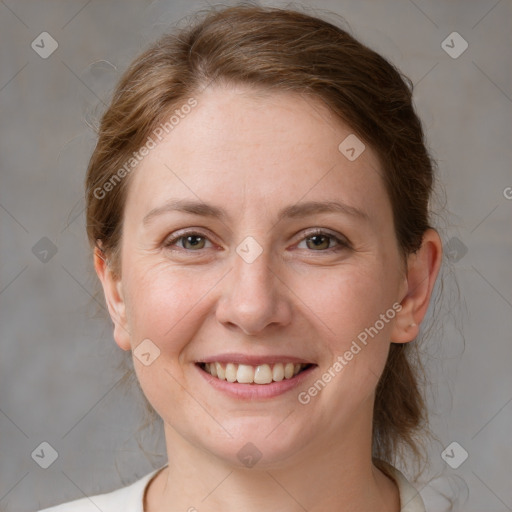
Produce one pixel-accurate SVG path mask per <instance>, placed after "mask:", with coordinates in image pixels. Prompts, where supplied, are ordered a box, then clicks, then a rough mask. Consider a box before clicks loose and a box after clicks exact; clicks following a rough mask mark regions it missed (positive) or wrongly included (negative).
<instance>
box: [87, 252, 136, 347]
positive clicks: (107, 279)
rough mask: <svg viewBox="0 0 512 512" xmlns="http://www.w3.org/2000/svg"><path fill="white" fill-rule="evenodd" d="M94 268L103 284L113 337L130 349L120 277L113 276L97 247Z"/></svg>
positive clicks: (120, 344) (121, 345)
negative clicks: (112, 327) (112, 326)
mask: <svg viewBox="0 0 512 512" xmlns="http://www.w3.org/2000/svg"><path fill="white" fill-rule="evenodd" d="M94 268H95V270H96V274H97V275H98V277H99V279H100V281H101V284H102V286H103V292H104V293H105V301H106V303H107V307H108V312H109V313H110V318H111V319H112V322H113V323H114V339H115V341H116V343H117V344H118V345H119V347H121V348H122V349H123V350H130V349H131V343H130V333H129V332H128V323H127V319H126V305H125V302H124V297H123V290H122V285H121V279H115V278H114V277H113V275H112V271H111V269H110V266H109V263H108V260H107V259H106V257H105V255H104V253H103V252H102V251H101V250H100V249H99V248H98V247H96V248H95V249H94Z"/></svg>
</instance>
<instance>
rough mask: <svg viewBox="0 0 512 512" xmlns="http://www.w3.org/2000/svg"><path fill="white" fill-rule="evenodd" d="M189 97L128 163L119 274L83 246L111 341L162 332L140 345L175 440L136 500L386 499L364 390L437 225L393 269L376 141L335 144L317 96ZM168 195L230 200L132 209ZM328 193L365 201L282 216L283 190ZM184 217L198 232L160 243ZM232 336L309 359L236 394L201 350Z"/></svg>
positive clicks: (277, 504) (371, 383) (429, 271)
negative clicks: (211, 371) (245, 244)
mask: <svg viewBox="0 0 512 512" xmlns="http://www.w3.org/2000/svg"><path fill="white" fill-rule="evenodd" d="M196 99H197V101H198V105H197V107H195V108H194V109H193V111H192V112H191V113H190V114H188V115H187V116H186V117H185V119H182V120H181V121H180V123H179V125H178V126H176V127H175V128H174V130H173V131H172V132H170V133H169V135H167V136H166V138H165V139H164V140H163V141H162V142H161V143H160V144H159V145H158V146H157V147H156V148H155V149H153V150H152V151H151V152H150V153H149V155H148V156H146V157H145V158H144V160H143V161H142V162H141V164H139V166H138V167H137V169H136V170H135V171H134V173H133V175H132V176H131V177H130V179H131V183H130V187H129V193H128V198H127V203H126V209H125V216H124V228H123V229H124V231H123V239H122V248H121V262H122V264H121V278H120V279H119V280H115V279H113V277H112V274H111V273H110V270H109V267H108V265H107V264H106V263H105V261H104V260H103V259H102V258H101V255H100V253H99V252H96V253H95V266H96V270H97V273H98V276H99V278H100V280H101V281H102V284H103V287H104V291H105V296H106V300H107V304H108V307H109V311H110V314H111V316H112V319H113V321H114V325H115V327H114V338H115V340H116V343H117V344H118V345H119V346H120V347H121V348H122V349H123V350H130V349H134V348H136V347H137V346H138V345H139V344H140V343H141V342H142V341H143V340H145V339H150V340H151V342H152V343H154V344H155V345H156V346H157V347H158V348H159V350H160V355H159V357H158V358H157V359H155V361H154V362H153V363H152V364H150V365H149V366H145V365H144V364H142V363H141V362H140V361H139V360H138V359H137V358H136V357H134V367H135V370H136V373H137V376H138V379H139V381H140V384H141V386H142V389H143V391H144V393H145V395H146V396H147V398H148V400H149V401H150V402H151V404H152V405H153V407H154V408H155V409H156V411H157V412H158V413H159V415H160V416H161V417H162V418H163V420H164V423H165V436H166V443H167V449H168V458H169V467H168V468H166V469H165V470H164V471H162V472H160V473H159V474H158V476H157V477H156V478H155V479H154V480H153V482H152V483H151V485H150V486H149V490H148V493H147V496H146V503H145V507H146V510H147V511H151V512H154V511H157V510H167V511H169V510H172V511H174V510H176V511H178V510H181V511H183V510H188V509H189V508H190V507H196V508H197V509H198V510H201V511H215V510H224V511H227V512H229V511H239V510H245V511H249V512H250V511H256V510H258V511H261V510H266V511H269V510H271V511H274V510H275V511H283V510H286V511H295V510H297V511H299V510H304V508H306V509H307V510H308V511H310V512H316V511H324V512H325V511H327V512H330V511H333V512H334V511H337V512H340V511H356V510H358V511H362V510H380V511H384V512H385V511H388V512H397V511H398V510H399V509H400V505H399V496H398V490H397V488H396V486H395V484H394V482H393V481H392V480H390V479H389V478H388V477H386V476H385V475H384V474H383V473H381V472H380V471H378V470H377V469H376V468H375V467H374V466H373V464H372V461H371V426H372V410H373V401H374V393H375V388H376V385H377V382H378V378H379V376H380V375H381V373H382V370H383V368H384V365H385V361H386V357H387V354H388V351H389V347H390V343H391V342H395V343H406V342H409V341H411V340H413V339H414V338H415V336H416V335H417V334H418V329H419V324H420V322H421V320H422V319H423V317H424V315H425V313H426V310H427V307H428V303H429V300H430V296H431V292H432V288H433V286H434V282H435V279H436V276H437V273H438V270H439V266H440V261H441V241H440V239H439V236H438V234H437V233H436V231H434V230H428V231H427V232H426V233H425V236H424V241H423V245H422V248H421V249H420V250H419V251H418V252H417V253H416V254H414V255H411V256H409V258H408V261H407V267H408V268H407V272H404V269H403V267H402V264H401V257H400V253H399V249H398V246H397V241H396V236H395V233H394V227H393V219H392V210H391V204H390V202H389V198H388V196H387V194H386V191H385V188H384V185H383V183H382V180H381V177H380V176H381V174H382V171H381V168H380V163H379V160H378V158H377V155H376V154H375V153H374V152H373V151H372V149H371V148H370V147H368V146H367V147H366V149H365V151H364V152H363V153H362V154H361V155H360V156H359V157H358V158H357V159H356V160H355V161H353V162H351V161H349V160H348V159H347V158H346V157H345V156H344V155H343V154H342V153H340V151H339V150H338V145H339V144H340V143H341V141H343V140H344V139H345V138H346V137H347V136H348V135H349V134H351V133H352V132H351V130H350V128H349V127H348V126H346V125H344V124H343V123H342V122H341V121H340V120H338V119H337V118H334V117H333V116H332V115H331V114H330V112H329V111H328V110H327V109H326V108H325V107H324V106H323V105H322V104H321V103H319V102H318V101H317V100H315V99H312V98H306V97H302V96H299V95H296V94H292V93H275V92H273V93H271V94H270V93H269V94H266V93H262V92H261V91H256V90H254V89H249V88H242V87H237V88H234V87H218V86H217V87H215V88H213V87H210V88H208V89H206V90H205V91H204V92H203V93H202V94H200V95H198V96H196ZM171 198H173V199H190V200H196V201H201V202H205V203H208V204H212V205H214V206H217V207H221V208H224V209H225V210H226V218H224V219H222V220H221V219H214V218H208V217H204V216H199V215H194V214H190V213H184V212H167V213H163V214H161V215H155V216H153V217H152V218H151V220H149V221H148V222H147V224H144V223H143V218H144V217H145V216H146V215H147V214H148V213H149V212H150V211H151V210H153V209H154V208H157V207H160V206H161V205H163V204H164V203H165V202H166V201H168V200H169V199H171ZM107 200H108V199H107ZM328 200H332V201H340V202H343V203H345V204H347V205H350V206H352V207H354V208H357V209H358V210H360V211H362V212H363V213H364V214H365V215H366V216H367V218H366V219H365V218H359V217H356V216H353V215H348V214H345V213H320V214H309V215H307V216H305V217H298V218H293V219H283V220H280V221H279V222H277V212H278V211H279V210H280V209H282V208H284V207H287V206H290V205H295V204H296V203H302V202H306V201H328ZM185 228H190V229H189V231H193V232H199V233H197V234H198V236H201V237H206V238H199V239H194V242H196V243H195V245H193V244H190V243H189V244H187V239H186V238H185V239H183V238H182V239H181V240H178V241H176V242H175V243H174V245H172V246H170V247H166V246H165V244H166V242H168V241H169V240H170V238H171V237H170V235H172V234H173V233H176V232H177V231H178V230H180V233H179V234H182V230H184V229H185ZM311 228H323V229H325V230H327V231H329V232H330V234H332V235H333V236H335V237H338V238H339V239H340V240H347V241H348V243H349V246H348V247H345V246H343V245H339V244H338V243H337V242H336V239H335V238H329V237H328V238H325V239H323V238H320V239H319V241H318V242H317V245H315V244H314V243H313V242H314V240H312V239H311V238H309V237H311V236H312V235H311V234H309V233H308V230H311ZM187 236H188V234H187ZM247 236H251V237H253V238H254V239H255V240H256V241H257V243H258V244H259V246H260V247H261V248H262V250H263V252H262V253H261V255H260V256H259V257H258V258H256V259H255V260H254V261H253V262H252V263H250V264H249V263H247V262H246V261H244V259H242V258H241V257H240V256H239V254H237V252H236V248H237V246H238V245H239V244H240V243H241V242H242V241H243V240H244V239H245V238H246V237H247ZM313 236H314V235H313ZM196 247H197V248H196ZM332 248H337V249H338V250H330V249H332ZM173 249H174V250H173ZM393 304H400V305H401V310H400V312H399V313H397V314H396V316H394V318H393V319H392V320H390V321H389V322H387V323H385V325H384V328H382V329H381V330H380V331H379V333H378V335H377V336H375V337H373V338H371V339H370V340H369V342H368V344H367V345H366V346H365V347H364V348H362V350H361V351H360V352H359V353H358V354H357V355H355V356H354V358H353V359H352V360H351V361H350V362H349V363H348V364H347V365H346V366H344V368H343V370H342V371H340V372H338V373H337V374H336V377H334V378H333V379H332V381H331V382H330V383H329V384H328V385H327V386H325V388H324V389H322V391H321V392H319V393H318V394H317V395H316V396H314V397H312V398H311V401H310V402H309V403H308V404H306V405H303V404H301V403H299V401H298V399H297V395H298V393H299V391H304V390H307V389H308V388H309V387H310V386H311V385H312V384H313V383H314V382H315V381H316V380H317V379H318V378H320V377H321V375H322V373H323V372H325V371H326V370H327V369H328V368H329V367H332V365H333V363H334V361H335V360H336V358H337V356H338V355H341V354H343V353H344V352H346V351H347V350H348V349H349V348H350V346H351V343H352V341H353V340H354V339H356V337H357V335H358V334H359V333H361V332H362V331H364V329H365V328H368V327H370V326H373V325H374V324H375V322H376V321H377V320H378V319H379V318H380V315H381V314H384V313H385V312H386V311H387V310H389V309H390V308H392V305H393ZM411 324H412V325H411ZM228 352H231V353H233V352H236V353H242V354H249V355H257V356H264V355H275V354H280V355H290V356H294V357H298V358H301V359H304V360H306V361H309V362H312V363H315V364H316V365H317V367H316V368H315V369H314V370H313V371H311V372H310V374H309V376H308V378H307V380H306V381H305V382H304V383H302V384H301V385H300V386H299V387H298V388H296V389H293V390H291V391H289V392H286V393H284V394H281V395H279V396H276V397H273V398H269V399H259V400H240V399H235V398H233V397H231V396H227V395H226V394H224V393H222V392H220V391H218V390H215V389H213V388H212V387H211V385H210V384H209V383H208V382H207V380H206V379H204V378H202V376H201V374H200V370H198V368H197V366H196V365H195V362H196V361H201V360H204V359H205V358H207V357H209V356H212V355H216V354H223V353H228ZM248 442H250V443H252V444H253V445H255V446H256V447H257V449H258V450H259V452H261V454H262V457H261V459H260V460H259V461H258V462H257V464H256V465H255V466H253V467H252V468H248V467H246V466H244V464H243V463H242V462H241V461H240V460H239V459H238V457H237V453H238V452H239V450H240V449H241V448H242V447H243V446H244V445H245V444H246V443H248ZM205 497H206V498H205ZM303 507H304V508H303Z"/></svg>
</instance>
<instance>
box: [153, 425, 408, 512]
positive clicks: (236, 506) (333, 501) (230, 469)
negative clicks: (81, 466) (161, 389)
mask: <svg viewBox="0 0 512 512" xmlns="http://www.w3.org/2000/svg"><path fill="white" fill-rule="evenodd" d="M366 424H367V422H366ZM351 427H352V428H353V429H354V431H353V432H351V433H347V432H346V431H345V432H344V433H343V436H340V435H338V436H337V437H336V438H333V437H332V436H331V435H330V434H332V433H326V436H325V437H324V436H322V437H321V438H320V439H319V440H318V441H317V442H315V443H311V444H310V445H309V446H305V447H301V449H300V450H298V451H297V452H296V453H295V454H294V455H293V456H290V457H288V458H287V459H286V460H280V461H273V462H272V463H267V464H265V465H262V464H261V465H260V463H257V464H256V465H255V466H253V467H252V468H241V467H240V466H239V465H235V464H234V463H232V462H230V461H226V460H224V459H219V458H218V457H216V456H214V455H212V454H210V453H208V452H205V451H203V450H200V449H198V448H197V447H196V446H194V445H192V444H190V443H188V442H186V441H184V439H183V437H181V436H180V435H178V434H177V432H176V431H175V430H174V429H173V428H171V427H168V426H167V425H166V427H165V428H166V432H165V434H166V442H167V446H168V449H169V448H170V449H169V454H168V456H169V465H168V467H166V468H165V469H164V470H163V471H162V472H161V473H159V475H158V476H157V478H155V480H154V481H153V482H152V484H151V485H150V486H149V488H148V491H147V495H146V503H145V509H144V510H145V511H146V512H160V511H164V510H165V511H166V512H170V511H189V512H195V511H201V512H214V511H218V510H223V511H224V512H235V511H240V510H244V511H246V512H256V511H257V512H261V510H265V511H276V512H277V511H280V512H282V511H290V512H292V511H293V512H295V511H297V512H299V511H305V510H307V511H308V512H320V511H322V512H355V511H361V510H379V511H381V512H398V511H399V510H400V499H399V494H398V488H397V487H396V484H395V483H394V482H393V481H392V480H391V479H390V478H389V477H387V476H386V475H384V473H382V472H381V471H379V470H378V469H377V468H376V467H375V466H374V465H373V463H372V458H371V448H370V447H371V428H370V429H363V430H361V427H362V425H359V424H357V422H354V423H352V425H351ZM370 427H371V425H370ZM365 430H366V431H365ZM368 430H369V431H368ZM354 439H357V442H354Z"/></svg>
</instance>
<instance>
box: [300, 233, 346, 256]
mask: <svg viewBox="0 0 512 512" xmlns="http://www.w3.org/2000/svg"><path fill="white" fill-rule="evenodd" d="M331 241H334V242H335V246H334V247H332V246H331ZM302 242H306V247H307V248H308V249H312V250H313V252H330V251H338V250H340V249H344V248H348V247H349V243H348V242H347V241H346V240H344V239H342V238H339V237H337V236H335V235H333V234H332V233H330V232H328V231H325V230H322V229H315V230H313V231H310V232H309V233H308V234H307V236H306V238H303V239H302V241H301V243H302Z"/></svg>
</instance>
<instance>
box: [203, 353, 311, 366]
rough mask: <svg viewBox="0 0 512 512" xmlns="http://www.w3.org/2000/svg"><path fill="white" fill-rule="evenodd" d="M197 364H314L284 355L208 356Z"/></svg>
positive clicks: (234, 354) (235, 354)
mask: <svg viewBox="0 0 512 512" xmlns="http://www.w3.org/2000/svg"><path fill="white" fill-rule="evenodd" d="M197 362H198V363H235V364H247V365H250V366H258V365H260V364H275V363H295V364H314V363H312V362H311V361H308V360H307V359H303V358H300V357H294V356H286V355H278V354H276V355H261V356H256V355H247V354H239V353H233V354H218V355H214V356H208V357H205V358H204V359H201V360H198V361H197Z"/></svg>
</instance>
